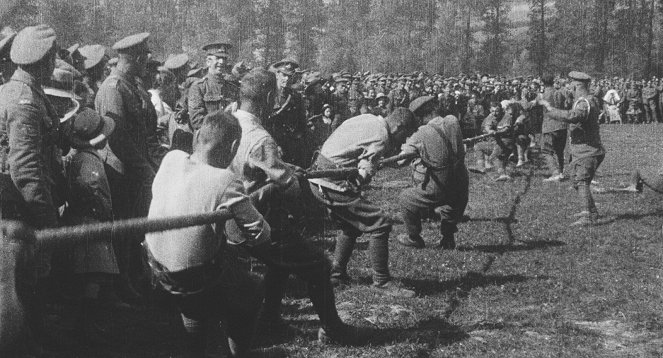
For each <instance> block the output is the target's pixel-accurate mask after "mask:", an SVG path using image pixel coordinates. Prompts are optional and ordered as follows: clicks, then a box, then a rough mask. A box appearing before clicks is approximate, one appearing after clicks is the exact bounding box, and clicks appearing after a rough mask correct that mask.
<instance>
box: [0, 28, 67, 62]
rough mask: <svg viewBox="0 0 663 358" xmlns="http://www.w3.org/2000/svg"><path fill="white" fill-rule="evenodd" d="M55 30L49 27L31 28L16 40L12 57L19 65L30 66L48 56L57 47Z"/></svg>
mask: <svg viewBox="0 0 663 358" xmlns="http://www.w3.org/2000/svg"><path fill="white" fill-rule="evenodd" d="M55 39H56V36H55V30H53V29H52V28H51V27H49V26H47V25H37V26H29V27H26V28H24V29H23V30H21V31H20V32H19V33H18V34H17V35H16V37H15V38H14V43H13V44H12V48H11V52H10V57H11V60H12V62H14V63H15V64H17V65H30V64H33V63H35V62H37V61H39V60H41V59H42V58H44V56H46V54H47V53H48V51H50V50H51V49H52V48H53V46H55Z"/></svg>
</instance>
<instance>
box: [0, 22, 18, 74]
mask: <svg viewBox="0 0 663 358" xmlns="http://www.w3.org/2000/svg"><path fill="white" fill-rule="evenodd" d="M14 37H16V33H15V32H14V33H11V34H9V35H7V36H5V38H3V39H2V40H0V85H2V84H4V83H7V82H9V79H10V78H11V77H12V75H13V74H14V71H16V65H15V64H14V63H13V62H12V61H11V59H10V58H9V50H10V49H11V47H12V43H13V42H14Z"/></svg>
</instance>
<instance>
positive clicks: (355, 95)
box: [348, 75, 365, 117]
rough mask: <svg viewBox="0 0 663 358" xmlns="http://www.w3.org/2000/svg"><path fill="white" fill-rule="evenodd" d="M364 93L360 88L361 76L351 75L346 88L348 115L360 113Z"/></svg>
mask: <svg viewBox="0 0 663 358" xmlns="http://www.w3.org/2000/svg"><path fill="white" fill-rule="evenodd" d="M364 102H365V99H364V94H363V93H362V89H361V78H360V77H359V76H356V75H355V76H353V77H352V81H351V82H350V88H349V89H348V111H349V114H348V115H349V116H350V117H354V116H357V115H359V114H360V112H361V110H362V107H364Z"/></svg>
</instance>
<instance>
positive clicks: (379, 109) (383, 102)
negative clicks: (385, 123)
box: [371, 92, 391, 118]
mask: <svg viewBox="0 0 663 358" xmlns="http://www.w3.org/2000/svg"><path fill="white" fill-rule="evenodd" d="M375 103H376V104H375V107H374V108H373V112H371V114H374V115H376V116H380V117H382V118H387V116H388V115H389V113H391V112H389V96H387V95H385V94H384V93H382V92H380V93H378V94H377V95H375Z"/></svg>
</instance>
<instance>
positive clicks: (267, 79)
mask: <svg viewBox="0 0 663 358" xmlns="http://www.w3.org/2000/svg"><path fill="white" fill-rule="evenodd" d="M275 91H276V76H275V75H274V73H273V72H270V71H267V70H264V69H262V68H254V69H252V70H251V71H249V72H248V73H247V74H246V75H244V77H242V84H241V86H240V88H239V97H240V102H246V101H249V102H257V103H259V102H261V101H264V100H265V98H266V97H267V96H268V95H270V93H274V92H275Z"/></svg>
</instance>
